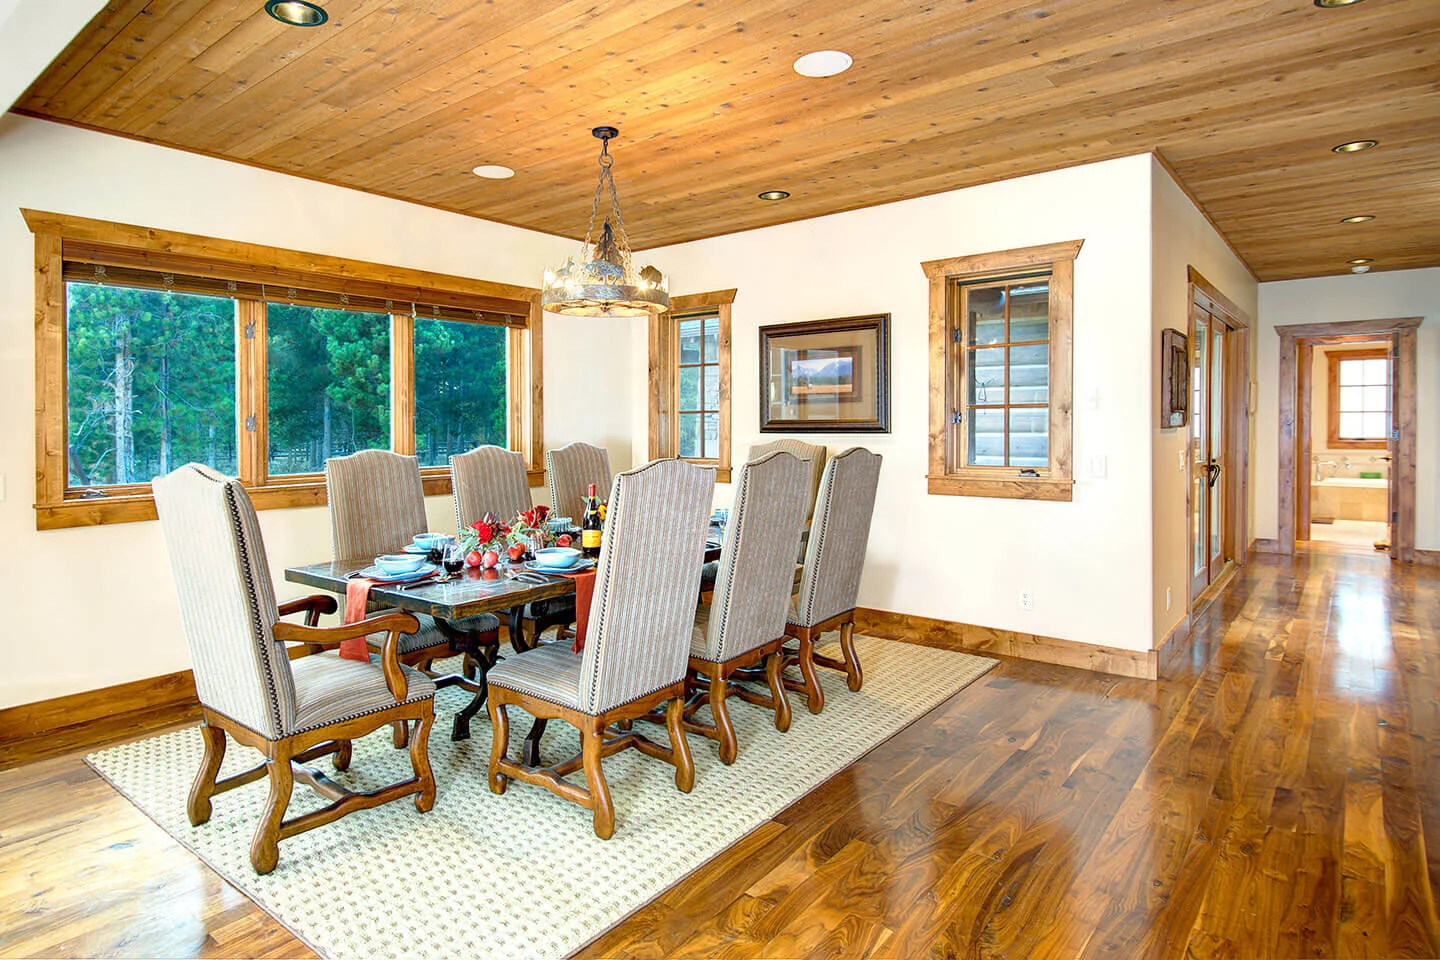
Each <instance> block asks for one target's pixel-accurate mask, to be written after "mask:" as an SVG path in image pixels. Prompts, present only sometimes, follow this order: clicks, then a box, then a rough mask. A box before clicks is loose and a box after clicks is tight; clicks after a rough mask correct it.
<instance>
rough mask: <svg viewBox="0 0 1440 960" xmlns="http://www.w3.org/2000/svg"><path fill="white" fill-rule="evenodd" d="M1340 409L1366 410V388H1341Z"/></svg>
mask: <svg viewBox="0 0 1440 960" xmlns="http://www.w3.org/2000/svg"><path fill="white" fill-rule="evenodd" d="M1340 409H1341V411H1345V410H1355V411H1359V410H1364V409H1365V388H1364V387H1341V388H1340Z"/></svg>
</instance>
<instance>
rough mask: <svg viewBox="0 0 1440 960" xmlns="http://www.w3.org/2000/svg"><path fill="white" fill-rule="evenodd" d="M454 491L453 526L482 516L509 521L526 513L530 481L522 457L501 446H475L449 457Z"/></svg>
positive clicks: (528, 507)
mask: <svg viewBox="0 0 1440 960" xmlns="http://www.w3.org/2000/svg"><path fill="white" fill-rule="evenodd" d="M450 480H451V483H452V484H453V486H454V488H455V525H456V526H457V527H468V526H469V525H470V524H472V523H474V522H475V521H476V520H480V519H482V518H483V517H484V516H485V514H487V513H493V514H495V516H497V517H499V518H500V519H501V520H504V521H507V522H508V521H509V520H511V519H512V518H514V517H515V515H516V514H519V513H523V512H524V511H526V510H529V509H530V507H531V506H532V504H531V502H530V479H529V477H527V476H526V474H525V455H524V454H522V453H519V452H517V451H515V450H506V449H505V448H504V447H496V446H484V447H476V448H475V449H474V450H471V451H470V452H469V453H457V454H456V455H455V456H453V457H451V458H450Z"/></svg>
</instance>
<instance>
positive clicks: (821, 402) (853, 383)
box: [760, 313, 890, 433]
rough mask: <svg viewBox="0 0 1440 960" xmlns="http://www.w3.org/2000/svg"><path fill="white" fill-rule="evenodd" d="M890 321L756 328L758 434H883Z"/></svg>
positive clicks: (881, 317)
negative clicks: (758, 401)
mask: <svg viewBox="0 0 1440 960" xmlns="http://www.w3.org/2000/svg"><path fill="white" fill-rule="evenodd" d="M889 354H890V314H888V313H880V314H873V315H871V316H865V317H843V318H840V319H836V320H816V321H813V322H808V323H782V324H774V325H771V326H768V327H761V328H760V431H761V432H762V433H805V432H810V433H888V432H889V431H890V356H889Z"/></svg>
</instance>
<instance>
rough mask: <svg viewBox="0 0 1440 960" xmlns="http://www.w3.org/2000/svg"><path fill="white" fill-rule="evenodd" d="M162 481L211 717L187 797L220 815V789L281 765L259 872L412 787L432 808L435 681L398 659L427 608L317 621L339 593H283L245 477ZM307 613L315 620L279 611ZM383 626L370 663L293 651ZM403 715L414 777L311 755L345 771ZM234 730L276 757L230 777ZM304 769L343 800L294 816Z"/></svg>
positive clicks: (190, 809)
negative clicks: (367, 774)
mask: <svg viewBox="0 0 1440 960" xmlns="http://www.w3.org/2000/svg"><path fill="white" fill-rule="evenodd" d="M154 491H155V507H156V511H157V512H158V514H159V517H160V525H161V529H162V532H163V535H164V538H165V545H166V548H167V551H168V553H169V556H170V567H171V570H172V571H173V573H174V578H175V587H176V592H177V594H178V597H179V601H180V621H181V625H182V627H183V628H184V631H185V640H186V643H187V644H188V646H189V648H190V660H191V664H192V667H193V669H194V674H195V688H196V691H197V693H198V694H199V699H200V708H201V715H202V721H201V727H200V732H201V734H202V736H203V738H204V744H205V755H204V759H203V760H202V762H201V765H200V769H199V771H198V772H197V773H196V775H195V782H194V785H193V786H192V788H191V790H190V797H189V801H188V803H187V807H186V809H187V813H188V814H189V817H190V823H191V824H192V825H194V826H197V827H198V826H200V825H201V824H203V823H205V822H206V821H208V820H209V819H210V813H211V799H212V798H213V797H214V796H215V795H217V794H220V793H225V792H226V791H229V790H233V789H235V788H236V787H240V786H244V785H245V784H247V783H253V782H254V781H256V780H259V779H261V778H263V777H267V776H268V777H269V781H270V795H269V799H268V801H267V802H266V804H265V808H264V812H263V813H262V815H261V818H260V823H259V824H258V826H257V827H256V830H255V836H254V839H253V841H252V842H251V844H250V863H251V866H253V867H254V869H255V872H256V873H269V872H270V871H271V870H273V869H275V865H276V864H277V863H278V862H279V858H280V841H281V840H284V839H286V838H288V837H293V836H295V835H296V834H299V833H304V832H305V831H307V830H312V829H314V828H316V827H319V826H323V825H324V824H327V823H330V822H331V821H333V820H336V819H338V818H340V817H342V816H344V815H346V814H348V813H352V812H354V811H357V810H365V809H368V808H370V807H374V806H378V805H380V804H382V803H388V802H389V801H391V800H398V799H400V798H401V797H407V796H412V795H413V796H414V797H415V808H416V809H417V810H419V811H420V812H421V813H424V812H425V811H427V810H429V809H430V808H431V807H432V806H434V804H435V778H434V775H433V774H432V772H431V769H430V760H429V756H428V754H427V747H428V744H429V737H430V728H431V726H432V725H433V724H434V722H435V709H434V697H435V684H434V683H433V682H432V681H431V680H430V679H429V678H428V677H426V676H425V675H424V674H423V673H420V672H419V671H418V670H414V669H412V668H410V667H407V666H405V665H403V664H402V663H401V662H400V658H399V650H400V642H401V638H402V637H403V636H404V635H405V634H406V633H413V632H414V631H415V629H416V628H417V624H416V622H415V618H414V617H411V616H410V615H408V614H402V613H388V614H384V615H382V616H377V617H370V618H369V619H366V620H362V621H360V622H358V623H352V624H347V625H345V626H341V627H329V628H321V627H317V626H314V623H315V622H317V619H318V617H319V616H320V614H322V613H329V612H333V611H334V609H335V601H334V600H333V599H332V598H330V597H307V598H305V599H303V600H298V601H293V602H291V603H287V604H284V605H283V606H279V605H277V604H276V602H275V593H274V586H273V584H272V583H271V580H270V571H269V567H268V565H267V563H266V558H265V545H264V542H263V540H262V539H261V536H260V527H259V523H258V522H257V520H256V517H255V510H254V507H253V506H252V505H251V503H250V498H249V496H248V495H247V494H246V493H245V489H244V487H242V486H241V485H240V482H239V481H238V480H235V479H233V478H229V477H225V476H222V475H221V474H218V473H216V472H215V471H213V470H211V469H209V468H208V467H204V466H201V465H200V464H193V463H192V464H189V465H187V466H184V467H181V468H180V469H178V470H175V471H174V472H172V473H170V474H168V475H166V476H164V477H157V478H156V479H155V481H154ZM299 612H304V613H305V614H306V619H307V621H308V622H307V623H306V624H298V623H289V622H285V621H282V620H280V617H281V616H282V615H288V614H292V613H299ZM376 633H383V634H384V636H385V640H384V642H383V643H382V644H381V646H380V651H379V653H378V654H375V653H372V654H370V656H369V659H368V660H363V661H361V660H348V659H342V658H340V657H339V656H337V655H336V654H335V653H331V652H323V653H319V654H316V655H313V656H308V657H302V658H300V659H298V660H295V661H293V662H292V661H291V660H290V659H289V657H288V655H287V653H286V648H285V643H287V642H300V643H305V644H307V645H313V646H315V647H319V648H322V649H324V648H329V647H334V646H337V645H338V644H339V643H340V642H341V641H344V640H348V639H353V638H355V637H364V636H370V635H373V634H376ZM396 723H399V724H403V725H405V727H406V729H407V731H408V732H409V736H408V738H407V739H408V740H409V744H410V764H411V769H412V771H413V773H414V776H413V777H411V778H410V779H409V780H405V781H402V782H400V783H396V784H391V785H390V786H387V787H383V788H381V789H378V790H374V791H370V792H366V793H357V792H352V791H350V790H348V789H346V788H345V787H343V786H341V785H340V784H338V783H336V782H334V781H333V780H330V779H329V778H327V777H326V776H325V775H324V774H322V773H320V772H319V771H317V770H313V769H310V768H309V767H306V766H304V764H305V763H307V762H308V761H311V760H315V759H317V758H320V757H324V756H330V757H332V763H333V765H334V767H335V769H337V770H344V769H346V768H347V767H349V765H350V757H351V741H352V740H354V739H356V738H358V737H362V736H364V735H366V734H368V733H370V732H371V731H374V730H377V729H379V728H380V727H383V726H385V725H387V724H396ZM412 726H413V730H412V729H411V728H412ZM227 736H228V737H230V738H233V739H234V740H236V741H237V742H239V743H240V744H242V745H244V746H247V747H251V748H253V749H255V750H257V751H259V752H260V753H261V754H262V756H263V757H264V762H263V763H261V764H259V765H258V766H255V767H252V768H251V769H249V770H246V771H244V772H241V773H237V774H235V775H233V776H230V777H226V778H225V779H223V780H217V779H216V777H217V775H218V774H219V772H220V764H221V762H222V761H223V760H224V759H225V749H226V743H227V741H226V738H227ZM296 780H299V781H301V782H302V783H305V784H307V785H309V786H310V787H312V788H314V789H315V790H316V791H317V792H318V793H320V794H321V795H323V796H325V797H326V798H328V799H329V800H331V801H333V802H332V803H330V804H329V805H327V806H325V807H323V808H321V809H319V810H316V811H314V812H311V813H307V814H303V815H301V816H297V817H293V818H291V819H289V820H286V819H285V809H286V807H287V806H288V804H289V802H290V794H291V791H292V790H293V788H294V784H295V781H296Z"/></svg>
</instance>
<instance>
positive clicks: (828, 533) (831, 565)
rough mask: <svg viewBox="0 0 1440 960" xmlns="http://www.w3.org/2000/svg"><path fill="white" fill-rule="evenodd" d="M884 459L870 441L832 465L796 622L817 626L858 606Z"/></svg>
mask: <svg viewBox="0 0 1440 960" xmlns="http://www.w3.org/2000/svg"><path fill="white" fill-rule="evenodd" d="M881 459H882V458H881V456H880V455H879V454H878V453H871V452H870V451H869V450H866V449H865V448H864V447H851V448H850V449H849V450H846V451H845V452H844V453H841V454H838V455H836V456H834V457H832V458H831V459H830V462H829V463H828V464H827V465H826V467H825V476H824V478H823V479H822V480H821V482H820V497H819V499H818V500H817V501H816V504H815V523H814V525H813V526H812V527H811V528H810V542H809V544H808V545H807V548H806V550H805V571H804V573H803V574H802V576H801V579H800V596H799V597H798V599H797V601H796V605H795V606H796V609H795V612H794V613H792V614H791V620H792V621H793V622H795V623H797V624H799V625H801V626H806V627H808V626H814V625H815V624H817V623H821V622H823V621H825V620H828V619H830V618H831V617H834V616H837V615H839V614H842V613H844V612H846V611H847V610H853V609H854V608H855V597H856V595H857V594H858V593H859V592H860V571H861V570H862V569H864V566H865V544H866V541H868V540H869V539H870V518H871V516H872V515H873V514H874V512H875V488H876V486H877V485H878V484H879V482H880V461H881Z"/></svg>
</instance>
